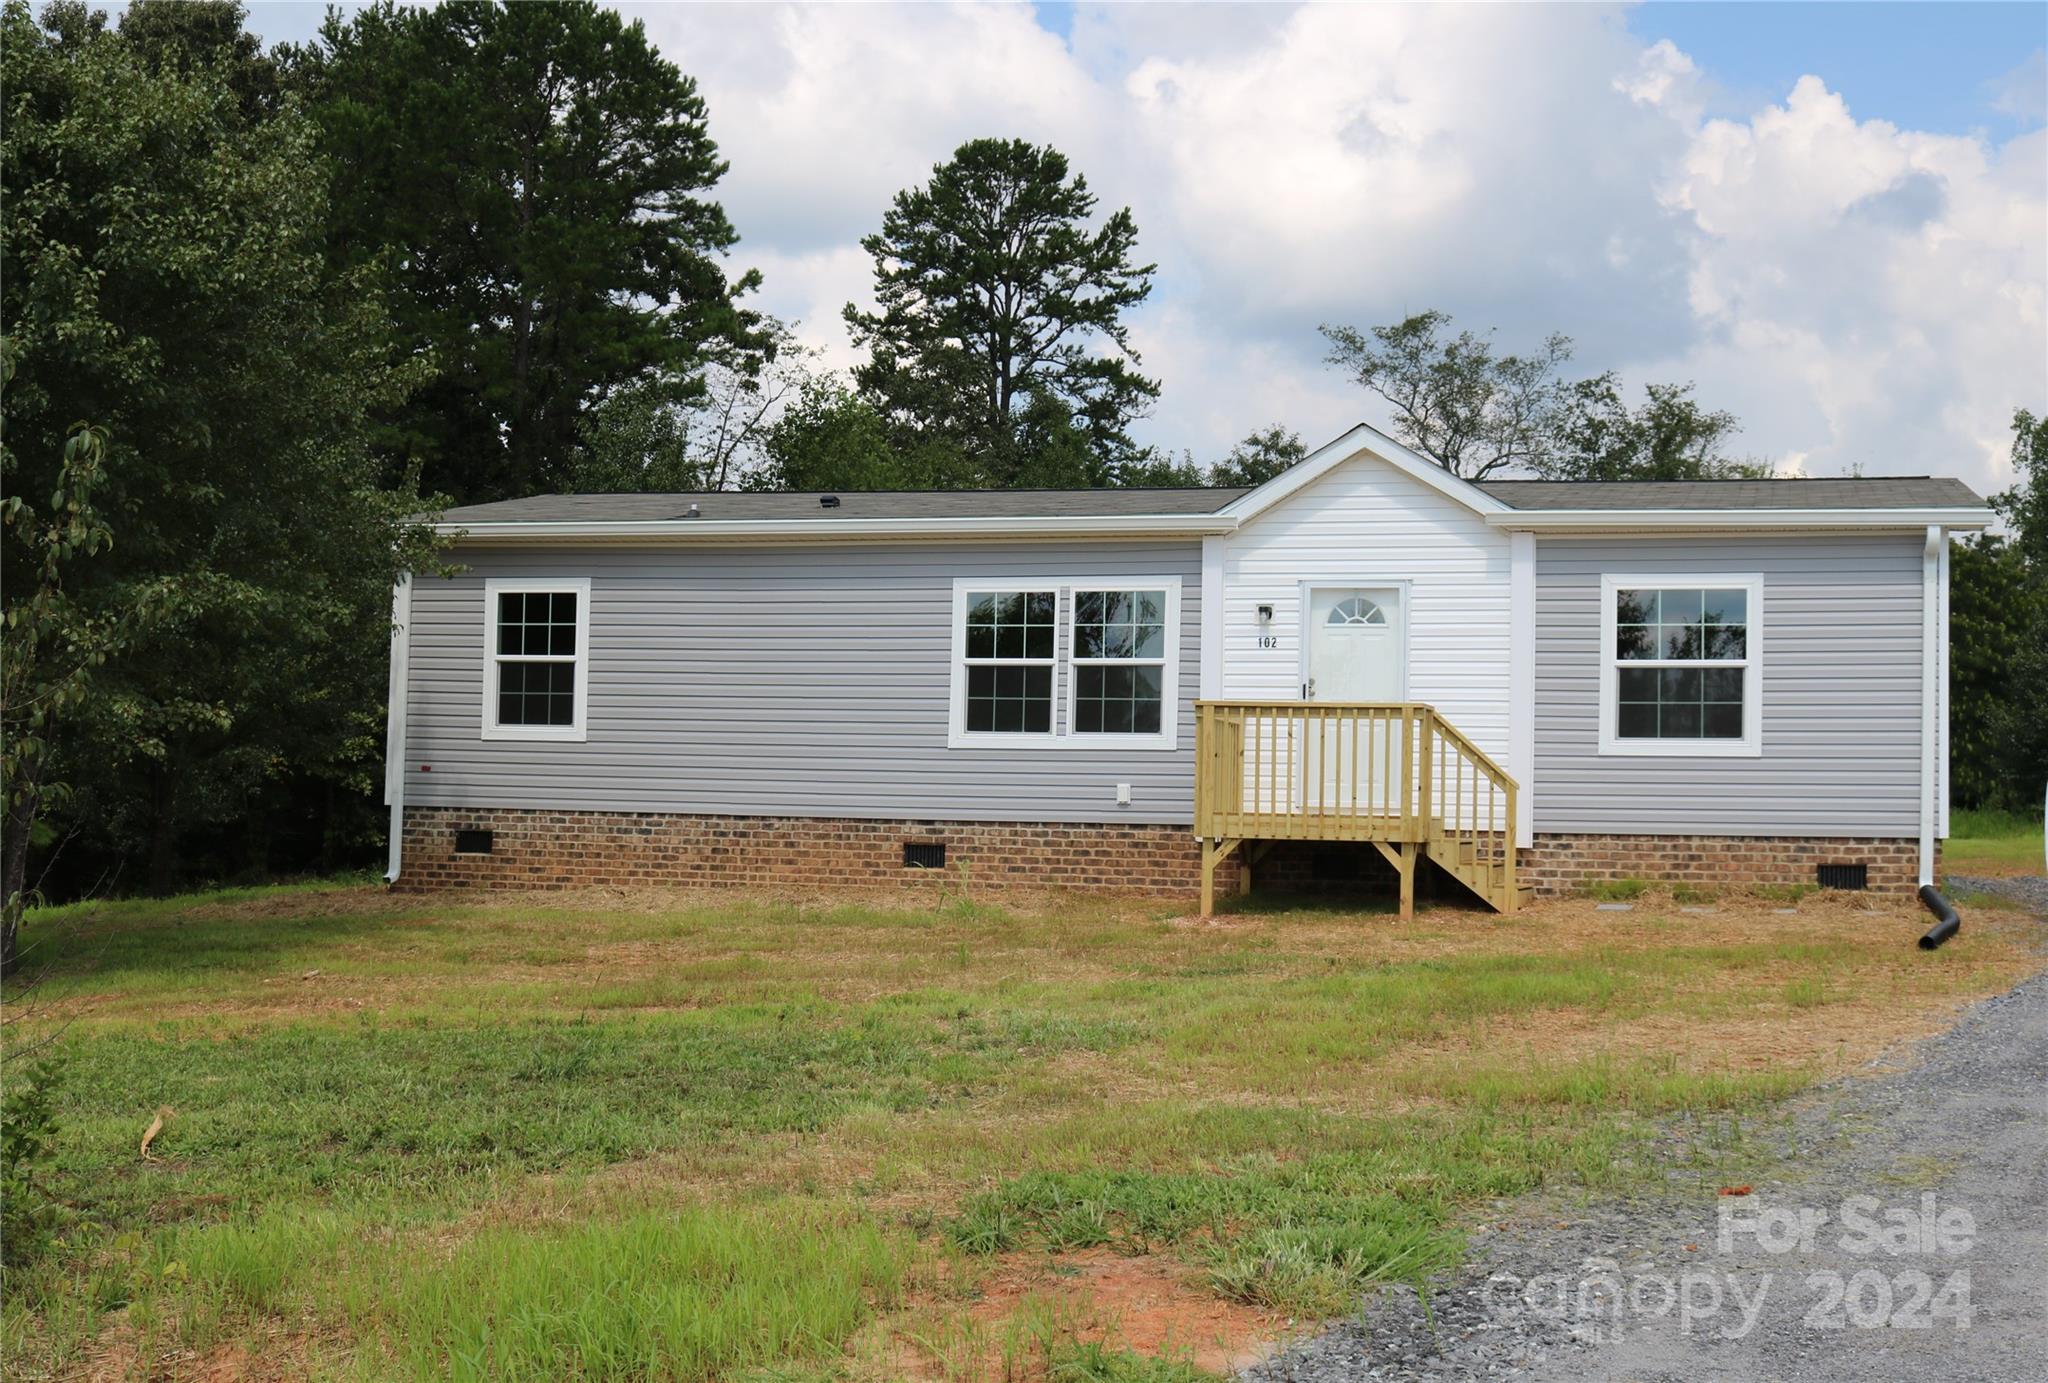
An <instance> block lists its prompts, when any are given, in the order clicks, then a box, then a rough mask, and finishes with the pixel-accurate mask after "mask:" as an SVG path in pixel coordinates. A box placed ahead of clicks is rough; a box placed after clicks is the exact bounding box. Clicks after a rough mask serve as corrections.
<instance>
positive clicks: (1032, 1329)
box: [881, 1249, 1292, 1383]
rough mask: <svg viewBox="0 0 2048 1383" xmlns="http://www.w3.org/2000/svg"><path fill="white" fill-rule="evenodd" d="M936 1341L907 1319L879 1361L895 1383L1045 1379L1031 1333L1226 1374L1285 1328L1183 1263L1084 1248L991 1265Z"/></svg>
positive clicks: (1280, 1337)
mask: <svg viewBox="0 0 2048 1383" xmlns="http://www.w3.org/2000/svg"><path fill="white" fill-rule="evenodd" d="M957 1290H963V1291H964V1292H965V1294H966V1296H967V1298H968V1299H967V1301H966V1302H965V1305H964V1308H962V1310H961V1311H960V1313H959V1318H960V1319H963V1320H964V1322H965V1327H964V1329H960V1330H958V1331H956V1332H948V1334H947V1336H946V1337H944V1338H939V1337H934V1336H932V1335H930V1334H927V1333H924V1332H922V1331H920V1330H918V1328H917V1327H916V1326H915V1325H912V1324H910V1319H911V1318H912V1317H913V1316H914V1315H915V1312H914V1311H913V1312H911V1313H906V1314H905V1316H902V1317H898V1318H896V1319H894V1320H892V1321H891V1322H889V1323H887V1324H886V1325H885V1334H886V1336H887V1343H886V1344H885V1345H884V1346H883V1347H882V1350H881V1352H882V1353H883V1354H884V1355H885V1356H886V1357H887V1358H888V1361H889V1365H890V1367H891V1368H892V1370H895V1371H897V1372H898V1376H903V1377H908V1378H912V1379H918V1380H939V1379H944V1380H947V1383H984V1380H987V1381H988V1383H998V1381H999V1383H1013V1381H1014V1380H1021V1379H1038V1378H1043V1377H1045V1375H1046V1364H1047V1359H1046V1354H1045V1350H1044V1348H1043V1346H1042V1341H1041V1340H1040V1339H1039V1338H1038V1335H1037V1332H1038V1331H1039V1330H1042V1329H1045V1328H1048V1327H1049V1328H1051V1329H1052V1330H1055V1331H1056V1332H1057V1335H1058V1338H1059V1339H1060V1340H1062V1341H1078V1342H1080V1343H1083V1344H1100V1345H1102V1346H1104V1347H1105V1348H1108V1349H1112V1350H1130V1351H1131V1352H1133V1353H1136V1354H1142V1355H1149V1356H1154V1357H1164V1358H1170V1359H1183V1360H1186V1361H1188V1362H1190V1363H1192V1364H1194V1365H1195V1366H1196V1367H1198V1368H1201V1369H1206V1370H1208V1371H1209V1372H1212V1373H1222V1374H1229V1373H1234V1372H1236V1371H1237V1370H1238V1369H1241V1368H1244V1367H1246V1366H1248V1365H1250V1364H1253V1363H1256V1362H1258V1361H1259V1360H1261V1359H1264V1358H1265V1357H1267V1356H1268V1355H1269V1354H1271V1353H1272V1352H1273V1351H1274V1350H1275V1349H1276V1348H1278V1347H1279V1346H1280V1344H1281V1343H1283V1341H1284V1340H1285V1338H1286V1336H1287V1334H1288V1330H1289V1327H1290V1326H1291V1324H1292V1322H1288V1321H1284V1320H1282V1319H1280V1318H1279V1317H1276V1316H1274V1315H1272V1314H1271V1313H1270V1312H1265V1311H1261V1310H1258V1309H1257V1308H1254V1307H1250V1306H1245V1305H1242V1304H1240V1303H1238V1302H1232V1301H1225V1300H1223V1299H1222V1298H1220V1297H1217V1296H1215V1295H1214V1294H1213V1293H1211V1292H1210V1291H1209V1290H1208V1289H1207V1288H1206V1287H1205V1286H1204V1285H1203V1283H1202V1281H1201V1279H1200V1276H1199V1274H1198V1273H1196V1272H1195V1271H1194V1270H1192V1269H1190V1268H1189V1267H1188V1265H1187V1264H1185V1263H1182V1262H1179V1261H1177V1260H1175V1259H1171V1258H1165V1257H1161V1256H1159V1255H1156V1254H1119V1253H1115V1252H1113V1251H1111V1250H1109V1249H1083V1250H1079V1251H1076V1252H1072V1253H1060V1254H1048V1253H1045V1252H1043V1251H1020V1252H1016V1253H1008V1254H1003V1255H1001V1256H999V1257H997V1258H996V1259H994V1260H992V1262H991V1265H990V1266H989V1267H988V1268H987V1270H986V1271H985V1272H982V1273H978V1274H977V1275H976V1276H975V1278H974V1280H973V1282H972V1283H971V1284H963V1285H962V1286H961V1287H959V1288H958V1289H957Z"/></svg>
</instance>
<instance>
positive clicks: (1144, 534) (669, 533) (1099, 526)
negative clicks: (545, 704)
mask: <svg viewBox="0 0 2048 1383" xmlns="http://www.w3.org/2000/svg"><path fill="white" fill-rule="evenodd" d="M1236 527H1237V520H1236V519H1235V518H1232V517H1228V516H1225V515H1222V514H1123V515H1117V514H1057V515H1039V516H1030V515H1023V516H1017V517H1007V518H988V517H976V518H944V519H657V520H654V521H651V522H634V523H605V522H602V521H590V520H583V519H555V520H539V521H520V520H511V521H507V522H500V523H476V522H470V523H437V524H435V525H434V531H435V532H436V533H443V534H450V535H453V536H457V537H462V538H467V539H469V540H471V541H472V542H476V541H490V540H493V539H503V538H512V539H529V540H536V541H546V540H560V539H604V538H609V539H615V540H628V541H633V540H646V539H650V538H660V539H685V540H690V541H700V542H701V541H707V540H718V539H735V538H736V539H761V538H808V539H813V540H816V541H819V542H831V541H833V540H834V539H839V538H925V537H944V538H1038V537H1063V536H1093V537H1132V538H1148V537H1167V538H1175V537H1204V536H1207V535H1209V534H1213V533H1228V532H1230V531H1231V530H1232V529H1234V528H1236Z"/></svg>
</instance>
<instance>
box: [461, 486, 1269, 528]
mask: <svg viewBox="0 0 2048 1383" xmlns="http://www.w3.org/2000/svg"><path fill="white" fill-rule="evenodd" d="M1246 493H1248V491H1246V490H1245V489H1244V488H1242V487H1228V486H1218V487H1212V488H1206V489H1190V490H866V491H846V492H844V493H842V494H840V495H839V497H838V498H839V505H838V507H837V508H830V509H828V508H826V507H825V506H824V505H823V504H821V503H819V500H820V499H821V498H822V497H823V496H822V495H820V494H819V493H818V492H816V491H812V492H808V493H791V494H748V493H737V492H734V491H730V490H727V491H720V492H716V493H712V494H694V495H692V494H676V495H535V496H533V497H532V498H531V499H507V500H500V501H499V502H497V503H495V504H469V505H464V506H463V507H462V508H460V509H450V510H449V511H448V512H447V513H446V514H444V515H443V516H442V522H444V523H549V522H554V523H562V522H570V523H654V522H659V521H660V520H663V519H679V518H681V517H682V516H683V515H685V514H687V513H689V512H690V506H691V505H692V504H694V505H696V506H697V509H698V519H697V521H698V522H703V523H716V522H717V521H719V520H720V519H728V520H732V519H966V518H977V519H980V518H987V519H1010V518H1041V517H1055V516H1057V517H1064V516H1067V515H1108V516H1112V517H1117V516H1123V515H1131V514H1213V513H1215V512H1216V511H1217V510H1218V509H1221V508H1222V507H1223V506H1224V505H1226V504H1228V503H1230V502H1231V501H1232V500H1234V499H1236V498H1237V497H1238V496H1239V495H1243V494H1246Z"/></svg>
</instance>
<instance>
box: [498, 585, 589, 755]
mask: <svg viewBox="0 0 2048 1383" xmlns="http://www.w3.org/2000/svg"><path fill="white" fill-rule="evenodd" d="M484 604H485V631H484V632H485V640H484V642H485V649H486V666H485V669H484V709H483V724H484V738H485V739H559V740H581V739H583V738H584V693H585V687H586V685H587V677H586V673H587V670H588V656H587V654H588V649H587V648H586V647H585V645H586V643H587V642H588V639H589V631H590V583H589V582H588V581H562V582H539V581H535V582H518V581H489V582H486V583H485V587H484Z"/></svg>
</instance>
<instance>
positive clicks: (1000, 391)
mask: <svg viewBox="0 0 2048 1383" xmlns="http://www.w3.org/2000/svg"><path fill="white" fill-rule="evenodd" d="M1095 204H1096V199H1095V196H1094V194H1093V193H1091V192H1089V191H1088V184H1087V180H1086V179H1084V178H1082V177H1081V176H1080V175H1079V174H1075V175H1073V176H1072V177H1069V176H1068V167H1067V161H1066V158H1065V156H1063V155H1062V154H1060V153H1059V152H1058V151H1057V150H1055V149H1053V148H1051V147H1049V146H1048V147H1038V146H1034V145H1031V144H1029V143H1027V142H1025V141H1023V140H998V139H978V140H973V141H970V142H969V143H967V144H963V145H961V146H960V148H959V149H957V150H956V151H955V152H954V154H953V157H952V159H951V160H949V161H948V162H946V163H943V164H940V165H939V166H938V167H936V168H935V169H933V171H932V178H931V181H930V182H929V183H927V184H926V185H925V186H923V187H919V188H911V189H907V190H905V191H903V192H900V193H898V194H897V196H896V199H895V202H894V203H893V205H892V206H891V207H890V209H889V211H888V212H887V214H886V215H884V217H883V219H882V229H881V231H880V232H879V233H877V234H875V235H870V236H868V237H867V238H866V239H865V240H863V241H862V242H861V247H862V248H863V249H865V250H866V251H867V252H868V254H869V255H871V256H872V257H873V259H874V263H875V299H876V302H877V304H878V305H879V307H880V311H879V312H875V313H865V312H861V311H859V310H858V309H856V308H855V307H854V306H853V305H852V304H848V306H847V308H846V314H845V315H846V322H847V326H848V327H849V329H850V330H851V331H852V333H853V339H854V344H855V345H856V346H860V347H864V348H866V349H867V350H868V352H869V358H868V360H867V362H866V363H865V364H863V365H862V366H861V367H860V368H859V369H857V370H856V371H855V380H856V382H857V384H858V385H859V387H860V390H861V393H862V395H863V397H865V398H866V399H867V400H869V401H870V402H871V403H872V404H873V405H874V406H875V407H876V409H877V410H878V411H879V412H880V413H881V415H882V416H883V417H884V418H885V419H886V420H887V422H888V423H889V425H890V429H891V434H892V440H893V442H894V445H895V446H896V447H897V448H898V449H899V450H906V451H907V450H910V449H912V448H915V447H917V446H919V445H920V444H924V445H929V443H930V442H931V441H932V440H933V439H944V440H945V441H946V442H948V443H950V444H951V445H952V446H953V447H954V448H957V450H958V452H959V454H960V457H961V459H962V461H963V462H964V465H963V466H961V467H960V468H959V471H960V473H959V474H958V477H957V478H956V479H953V480H951V482H950V483H953V484H968V485H971V484H989V485H1017V484H1034V485H1038V484H1069V485H1090V484H1102V483H1105V482H1106V481H1108V480H1110V479H1111V478H1113V476H1114V474H1115V471H1116V468H1117V467H1118V466H1119V465H1120V464H1123V463H1126V462H1129V461H1131V460H1133V459H1135V458H1136V455H1137V451H1138V449H1137V448H1136V447H1135V445H1134V444H1133V443H1132V442H1131V440H1130V437H1129V435H1128V432H1127V429H1128V427H1129V425H1130V423H1131V422H1132V421H1133V420H1134V419H1136V418H1138V417H1140V416H1142V415H1143V413H1144V412H1145V410H1146V409H1147V408H1149V407H1150V405H1151V403H1152V400H1154V399H1155V398H1157V397H1158V394H1159V385H1158V383H1157V382H1156V381H1154V380H1151V379H1147V378H1146V377H1144V376H1143V375H1140V374H1138V373H1137V372H1136V370H1135V369H1134V368H1133V366H1135V365H1136V364H1137V363H1138V356H1137V352H1136V351H1134V350H1133V349H1132V348H1131V344H1130V334H1129V329H1128V328H1127V326H1126V325H1125V324H1124V321H1123V314H1124V313H1125V312H1126V311H1127V310H1129V309H1130V308H1132V307H1135V306H1137V305H1138V304H1139V303H1141V302H1143V301H1144V300H1145V298H1146V296H1147V295H1148V294H1149V293H1150V292H1151V288H1152V273H1153V271H1154V269H1155V268H1156V267H1157V266H1155V265H1151V264H1142V265H1141V264H1137V263H1135V262H1134V256H1135V252H1136V247H1137V237H1138V231H1137V225H1136V223H1135V222H1134V221H1133V220H1132V218H1131V214H1130V211H1129V210H1128V209H1124V210H1120V211H1116V212H1113V213H1112V214H1111V215H1109V216H1108V217H1107V218H1106V219H1105V220H1104V221H1103V223H1102V224H1101V226H1099V227H1097V228H1096V229H1094V230H1093V231H1090V230H1089V229H1088V227H1087V224H1086V223H1087V221H1088V218H1089V217H1091V216H1092V215H1093V214H1094V211H1095Z"/></svg>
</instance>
